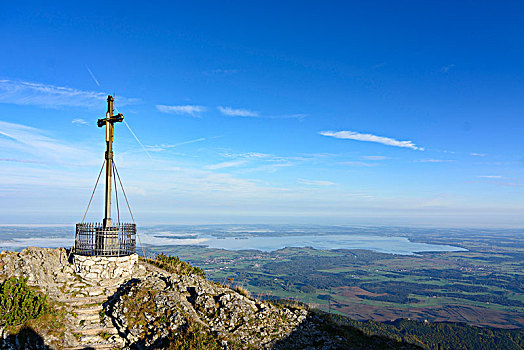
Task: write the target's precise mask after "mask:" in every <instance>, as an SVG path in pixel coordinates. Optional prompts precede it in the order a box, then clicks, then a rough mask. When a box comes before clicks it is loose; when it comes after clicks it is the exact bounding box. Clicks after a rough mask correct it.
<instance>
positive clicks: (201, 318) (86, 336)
mask: <svg viewBox="0 0 524 350" xmlns="http://www.w3.org/2000/svg"><path fill="white" fill-rule="evenodd" d="M70 261H71V257H70V256H68V252H67V251H66V249H63V248H58V249H42V248H27V249H24V250H22V251H21V252H2V253H1V254H0V279H1V280H2V281H6V280H7V279H10V278H11V279H12V278H16V280H17V281H26V283H27V285H28V286H29V287H30V289H31V290H35V292H39V293H42V294H44V295H46V296H47V297H46V298H47V299H46V300H47V302H48V303H50V304H51V306H52V309H53V310H54V311H53V312H50V314H52V316H49V317H48V318H45V315H44V316H42V317H43V320H44V321H40V322H37V321H32V322H29V321H27V322H25V323H24V324H18V325H16V324H11V325H9V324H7V323H6V321H5V320H7V319H8V317H7V316H6V315H0V326H1V340H0V341H1V343H0V346H1V347H2V348H8V349H169V348H171V349H178V348H183V349H306V348H307V349H347V348H364V344H360V345H359V344H358V343H355V342H354V341H351V340H350V339H348V338H347V337H345V336H343V335H341V334H338V333H337V332H336V331H333V329H332V327H331V328H330V326H328V325H326V324H325V322H324V321H323V320H322V318H321V317H320V316H319V315H317V314H315V313H314V312H313V311H310V310H308V309H307V308H304V307H298V306H297V307H293V306H289V305H288V306H282V305H278V304H273V303H270V302H266V301H260V300H257V299H254V298H252V297H250V296H249V293H247V292H246V291H244V290H242V289H241V288H237V290H235V289H232V288H229V287H228V286H224V285H221V284H219V283H216V282H213V281H209V280H206V279H205V278H203V277H201V276H199V275H198V274H183V273H181V274H177V273H172V272H168V271H166V270H164V269H161V268H159V267H157V266H155V265H154V264H152V263H150V262H147V261H144V260H141V261H140V262H139V266H138V268H137V269H136V271H134V272H133V275H132V276H129V277H128V278H120V279H110V278H104V279H85V278H82V277H81V276H80V275H79V274H77V273H76V272H75V268H74V265H73V264H72V263H71V262H70ZM20 284H21V282H18V284H17V285H20ZM4 312H5V311H4ZM46 320H47V321H46ZM377 341H378V340H377ZM376 345H377V348H381V347H382V346H387V343H384V341H379V342H378V343H377V344H376ZM366 346H369V344H366Z"/></svg>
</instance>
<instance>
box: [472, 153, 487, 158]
mask: <svg viewBox="0 0 524 350" xmlns="http://www.w3.org/2000/svg"><path fill="white" fill-rule="evenodd" d="M469 155H470V156H474V157H485V156H487V154H484V153H470V154H469Z"/></svg>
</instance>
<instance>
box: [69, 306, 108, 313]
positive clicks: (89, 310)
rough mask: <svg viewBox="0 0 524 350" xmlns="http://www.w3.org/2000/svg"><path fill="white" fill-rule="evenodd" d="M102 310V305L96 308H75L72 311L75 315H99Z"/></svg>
mask: <svg viewBox="0 0 524 350" xmlns="http://www.w3.org/2000/svg"><path fill="white" fill-rule="evenodd" d="M102 310H103V307H102V305H97V306H91V307H84V308H75V309H74V310H73V311H74V312H75V313H76V314H77V315H85V314H99V313H100V311H102Z"/></svg>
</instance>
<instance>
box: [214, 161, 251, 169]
mask: <svg viewBox="0 0 524 350" xmlns="http://www.w3.org/2000/svg"><path fill="white" fill-rule="evenodd" d="M245 163H247V160H233V161H229V162H222V163H218V164H212V165H208V166H206V167H205V168H206V169H209V170H217V169H224V168H232V167H236V166H240V165H243V164H245Z"/></svg>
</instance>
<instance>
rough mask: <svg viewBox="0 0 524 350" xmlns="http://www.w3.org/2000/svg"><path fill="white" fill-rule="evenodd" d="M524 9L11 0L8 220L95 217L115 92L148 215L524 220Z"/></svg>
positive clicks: (2, 199) (3, 181) (7, 33)
mask: <svg viewBox="0 0 524 350" xmlns="http://www.w3.org/2000/svg"><path fill="white" fill-rule="evenodd" d="M523 14H524V4H522V3H521V2H506V1H502V2H496V3H495V2H488V1H462V2H459V3H457V2H454V1H421V2H413V1H398V2H394V3H393V2H387V1H382V2H381V1H335V2H329V1H322V2H320V1H306V2H304V1H300V2H293V1H289V2H272V1H264V2H240V1H239V2H231V1H224V2H200V1H192V2H189V1H188V2H159V1H151V2H149V3H147V5H143V4H142V5H140V4H134V3H132V4H130V3H129V2H121V1H112V2H97V1H90V2H89V3H86V4H78V3H76V2H71V1H69V2H60V1H57V2H53V3H52V4H50V3H45V5H43V3H42V2H29V1H17V2H2V4H1V5H0V43H1V44H2V50H1V54H0V154H1V155H0V163H1V166H0V208H1V209H2V210H1V211H0V223H3V224H10V223H32V224H38V223H73V222H75V221H78V220H80V219H81V217H82V215H83V211H84V210H85V207H86V205H87V202H88V200H89V195H90V193H91V189H92V186H93V185H94V182H95V180H96V176H97V174H98V171H99V168H100V166H101V163H102V160H103V152H104V132H103V130H101V129H98V128H97V127H96V120H97V119H98V118H100V117H103V115H104V112H105V108H106V106H105V99H106V97H107V94H108V93H111V94H115V97H116V100H115V106H116V107H117V109H118V111H119V112H121V113H123V114H124V116H125V121H126V122H127V124H128V125H129V126H130V128H131V129H132V130H133V131H134V133H135V134H136V136H137V137H138V139H139V140H140V142H141V143H142V144H143V147H142V146H141V145H140V144H139V143H138V142H137V141H136V140H135V138H134V137H133V135H132V134H131V132H130V131H129V129H128V128H127V126H126V125H124V124H119V125H117V127H116V131H115V138H116V141H115V154H116V164H117V166H118V168H119V170H120V173H121V176H122V178H123V181H124V185H125V186H126V189H127V191H128V196H129V199H130V202H131V205H132V208H133V211H134V213H135V216H136V217H137V220H138V222H139V223H144V224H150V223H241V222H246V223H319V224H399V225H438V226H501V227H502V226H524V220H523V219H522V218H523V217H524V216H523V215H522V213H523V211H524V202H523V195H524V187H523V186H524V167H523V166H524V151H523V149H524V141H523V140H524V138H523V137H522V134H523V132H524V121H523V118H522V111H523V107H524V99H523V97H524V96H523V91H524V89H523V88H524V79H523V76H524V75H523V73H524V61H523V60H522V57H524V40H523V37H524V25H523V22H522V16H523ZM144 149H145V150H144ZM101 192H102V191H99V193H97V197H96V198H95V202H94V205H93V207H92V209H91V210H90V213H89V218H90V219H91V220H97V221H99V220H101V217H102V197H101V196H102V193H101Z"/></svg>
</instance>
